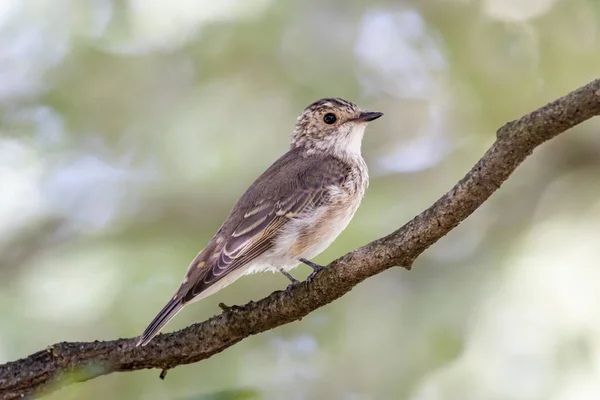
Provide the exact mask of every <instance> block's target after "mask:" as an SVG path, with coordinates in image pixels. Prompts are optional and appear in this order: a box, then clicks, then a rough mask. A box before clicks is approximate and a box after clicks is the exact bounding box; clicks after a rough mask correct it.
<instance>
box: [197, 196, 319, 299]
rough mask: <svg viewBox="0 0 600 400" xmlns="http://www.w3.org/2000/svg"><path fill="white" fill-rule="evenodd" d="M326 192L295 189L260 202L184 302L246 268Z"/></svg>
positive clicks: (236, 230) (244, 218)
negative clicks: (275, 198) (226, 276)
mask: <svg viewBox="0 0 600 400" xmlns="http://www.w3.org/2000/svg"><path fill="white" fill-rule="evenodd" d="M325 193H326V190H325V188H324V187H319V188H307V187H301V188H298V189H297V190H296V191H295V192H293V193H290V195H289V196H288V197H287V198H284V199H280V200H279V201H276V202H274V201H272V200H263V201H261V202H260V203H259V204H257V205H255V206H254V207H253V208H251V209H250V210H248V211H247V212H246V213H244V216H243V220H242V221H241V223H240V224H239V225H238V226H237V228H236V229H235V230H234V231H233V233H232V234H231V235H230V236H229V238H228V239H227V240H226V241H225V242H224V245H223V246H222V247H221V249H220V251H219V252H217V253H215V254H217V256H216V259H215V260H214V262H211V266H212V267H211V268H210V269H208V270H207V271H206V274H205V275H204V276H203V277H202V278H201V279H199V280H198V282H196V284H195V285H194V286H193V287H192V289H191V290H190V291H189V292H188V293H187V294H186V296H185V297H186V301H189V300H191V299H192V298H193V297H195V296H197V295H198V294H200V293H201V292H202V291H203V290H204V289H206V288H207V287H209V286H210V285H212V284H213V283H215V282H217V281H218V280H219V279H221V278H222V277H224V276H225V275H227V274H228V273H230V272H231V271H233V270H235V269H237V268H239V267H241V266H243V265H246V264H247V263H249V262H250V261H252V260H254V259H255V258H257V257H258V256H260V255H261V254H263V253H264V252H266V251H267V250H269V249H270V248H271V247H272V246H273V244H274V241H275V238H276V237H277V234H278V233H279V232H280V231H281V229H282V228H283V227H284V226H285V225H286V223H288V222H289V221H290V220H292V219H294V218H296V217H298V215H300V214H301V213H302V212H303V211H306V210H307V209H310V208H316V207H318V206H320V205H321V204H322V203H323V202H324V201H325V200H326V196H325Z"/></svg>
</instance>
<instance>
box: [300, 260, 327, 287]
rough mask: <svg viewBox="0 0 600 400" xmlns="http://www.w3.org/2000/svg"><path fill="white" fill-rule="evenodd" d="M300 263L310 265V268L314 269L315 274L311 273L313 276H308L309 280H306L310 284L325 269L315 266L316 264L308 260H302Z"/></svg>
mask: <svg viewBox="0 0 600 400" xmlns="http://www.w3.org/2000/svg"><path fill="white" fill-rule="evenodd" d="M299 261H300V262H301V263H303V264H306V265H308V266H309V267H311V268H312V269H313V272H311V274H310V275H309V276H308V278H306V280H307V281H308V282H310V281H312V280H313V278H314V277H315V276H316V275H317V273H318V272H319V271H321V270H322V269H324V268H325V267H324V266H322V265H319V264H315V263H314V262H312V261H309V260H307V259H306V258H301V259H300V260H299Z"/></svg>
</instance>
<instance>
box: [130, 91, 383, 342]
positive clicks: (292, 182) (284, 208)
mask: <svg viewBox="0 0 600 400" xmlns="http://www.w3.org/2000/svg"><path fill="white" fill-rule="evenodd" d="M381 115H382V114H381V113H374V112H365V111H362V110H360V109H359V108H358V107H357V106H356V105H354V104H353V103H350V102H348V101H346V100H343V99H336V98H328V99H322V100H319V101H317V102H315V103H313V104H311V105H310V106H308V107H307V108H306V109H305V110H304V112H303V113H302V114H301V115H300V116H299V117H298V121H297V123H296V128H295V130H294V132H293V133H292V139H291V146H290V150H289V151H288V152H287V153H286V154H284V155H283V156H282V157H280V158H279V159H278V160H277V161H275V162H274V163H273V165H271V166H270V167H269V168H268V169H267V170H266V171H265V172H264V173H263V174H262V175H261V176H259V177H258V178H257V179H256V181H255V182H254V183H253V184H252V185H251V186H250V187H249V188H248V190H246V192H245V193H244V194H243V195H242V197H241V198H240V199H239V200H238V202H237V203H236V205H235V206H234V207H233V209H232V210H231V212H230V214H229V216H228V217H227V219H226V220H225V222H224V223H223V225H222V226H221V228H220V229H219V230H218V231H217V233H216V234H215V235H214V236H213V238H212V239H211V240H210V241H209V243H208V244H207V246H206V248H204V249H203V250H202V251H201V252H200V253H199V254H198V255H197V256H196V258H195V259H194V260H193V261H192V263H191V264H190V266H189V267H188V270H187V272H186V275H185V278H184V280H183V282H182V283H181V286H180V287H179V290H178V291H177V293H176V294H175V296H173V298H172V299H171V300H170V301H169V303H167V305H166V306H165V307H164V308H163V309H162V310H161V311H160V312H159V314H158V315H157V316H156V318H155V319H154V320H153V321H152V322H151V323H150V325H149V326H148V328H146V330H145V331H144V333H143V334H142V335H141V337H140V339H139V341H138V345H145V344H147V343H148V342H149V341H150V340H152V338H153V337H154V336H155V335H156V334H157V333H158V332H159V331H160V329H161V328H162V327H163V326H164V325H165V324H166V323H167V322H168V321H169V320H170V319H171V318H173V317H174V316H175V315H176V314H177V313H178V312H179V311H180V310H181V309H182V308H183V307H184V306H185V305H186V304H188V303H190V302H192V301H196V300H199V299H201V298H204V297H207V296H209V295H210V294H213V293H214V292H216V291H218V290H219V289H221V288H222V287H224V286H226V285H228V284H230V283H231V282H233V281H234V280H236V279H237V278H239V277H240V276H241V275H243V274H247V273H253V272H260V271H265V270H280V271H282V272H284V273H286V271H287V270H289V269H291V268H293V267H295V266H296V265H298V263H299V262H300V260H304V259H310V258H312V257H314V256H316V255H317V254H319V253H320V252H321V251H323V250H324V249H325V248H327V247H328V246H329V244H331V242H332V241H333V240H334V239H335V238H336V237H337V236H338V235H339V233H340V232H341V231H342V230H343V229H344V228H345V227H346V226H347V224H348V222H349V221H350V219H351V218H352V216H353V215H354V212H355V211H356V209H357V208H358V205H359V204H360V200H361V199H362V197H363V194H364V191H365V189H366V186H367V183H368V174H367V168H366V164H365V162H364V160H363V159H362V156H361V155H360V144H361V141H362V135H363V132H364V128H365V125H366V123H367V122H369V121H372V120H374V119H376V118H379V117H380V116H381ZM304 262H306V263H307V264H309V265H313V266H314V267H315V268H316V267H317V266H316V265H315V264H313V263H310V262H308V261H304Z"/></svg>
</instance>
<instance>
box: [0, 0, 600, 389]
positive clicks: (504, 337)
mask: <svg viewBox="0 0 600 400" xmlns="http://www.w3.org/2000/svg"><path fill="white" fill-rule="evenodd" d="M599 29H600V2H598V1H597V0H444V1H443V0H412V1H391V0H388V1H386V0H376V1H363V0H343V1H342V0H331V1H316V0H293V1H285V2H278V1H274V0H237V1H236V0H227V1H226V0H221V1H208V0H172V1H159V0H152V1H150V0H129V1H116V0H115V1H110V0H70V1H68V0H30V1H17V0H13V1H10V0H2V1H0V44H1V45H0V135H1V138H0V318H1V319H0V321H1V323H0V362H6V361H10V360H14V359H17V358H20V357H23V356H26V355H28V354H30V353H32V352H34V351H37V350H40V349H43V348H44V347H45V346H47V345H50V344H52V343H55V342H58V341H90V340H95V339H99V340H109V339H114V338H118V337H134V336H137V335H139V334H140V333H141V332H142V330H143V329H144V328H145V327H146V325H147V324H148V323H149V322H150V320H151V319H152V318H153V317H154V315H155V314H156V313H157V312H158V310H159V309H160V308H161V307H162V306H163V305H164V303H165V302H166V301H167V299H169V297H170V296H171V295H172V294H173V292H174V291H175V289H176V288H177V287H178V285H179V282H180V280H181V279H182V277H183V274H184V272H185V270H186V268H187V265H188V263H189V262H190V260H191V259H192V258H193V257H194V256H195V255H196V252H197V251H199V250H200V249H202V248H203V247H204V245H205V243H206V242H207V241H208V240H209V238H210V237H211V236H212V234H213V233H214V232H215V231H216V230H217V228H218V227H219V225H220V224H221V222H222V221H223V219H224V218H225V216H226V215H227V213H228V211H229V210H230V208H231V207H232V206H233V204H234V202H235V201H236V200H237V198H238V196H240V195H241V193H242V192H243V191H244V190H245V188H246V187H247V186H248V185H249V184H250V183H251V182H252V181H253V179H254V178H255V177H256V176H258V175H259V174H260V173H261V172H262V171H263V170H264V169H265V168H267V167H268V166H269V165H270V164H271V162H272V161H274V160H275V159H276V158H277V157H278V156H279V155H281V154H282V153H283V152H285V151H286V150H287V148H288V141H289V134H290V133H291V131H292V129H293V126H294V122H295V118H296V116H297V115H298V114H299V113H300V112H301V111H302V109H303V108H304V107H305V106H306V105H308V104H309V103H311V102H312V101H314V100H316V99H319V98H322V97H331V96H336V97H344V98H346V99H349V100H351V101H353V102H355V103H357V104H359V105H360V106H361V107H363V108H366V109H370V110H375V111H382V112H384V113H385V117H384V118H382V119H380V120H378V121H377V122H376V123H373V124H371V126H370V127H369V128H368V129H367V134H366V136H365V140H364V144H363V153H364V156H365V158H366V160H367V163H368V165H369V167H370V172H371V178H372V179H371V185H370V187H369V189H368V191H367V194H366V197H365V199H364V202H363V205H362V207H361V208H360V209H359V211H358V213H357V215H356V216H355V218H354V220H353V222H352V223H351V224H350V226H349V227H348V229H347V230H346V231H345V232H344V233H343V234H342V235H341V236H340V238H339V240H337V241H336V242H335V243H334V244H333V245H332V246H331V248H329V249H328V250H327V251H326V252H325V253H323V254H322V255H321V256H319V257H318V258H317V259H316V260H315V261H317V262H320V263H327V262H328V261H330V260H332V259H334V258H336V257H338V256H341V255H343V254H344V253H346V252H348V251H350V250H352V249H354V248H356V247H358V246H361V245H363V244H366V243H368V242H369V241H371V240H373V239H376V238H378V237H380V236H382V235H385V234H387V233H389V232H391V231H392V230H394V229H396V228H398V227H399V226H401V225H402V224H404V223H405V222H406V221H408V220H409V219H411V218H412V217H413V216H414V215H416V214H417V213H419V212H421V211H422V210H423V209H425V208H426V207H428V206H429V205H430V204H431V203H432V202H433V201H434V200H436V199H437V198H438V197H439V196H440V195H442V194H443V193H444V192H445V191H446V190H448V189H449V188H451V187H452V185H454V184H455V183H456V181H457V180H459V179H460V178H461V177H462V176H463V175H464V174H465V173H466V172H467V170H468V169H469V168H470V167H471V166H472V165H473V164H474V163H475V162H476V161H477V160H478V159H479V157H480V156H481V155H482V154H483V152H484V151H485V150H486V148H487V147H488V146H489V145H491V143H492V142H493V140H494V138H495V131H496V129H497V128H499V127H500V126H501V125H502V124H503V123H505V122H507V121H509V120H511V119H514V118H517V117H520V116H521V115H523V114H525V113H527V112H529V111H532V110H533V109H535V108H537V107H539V106H541V105H543V104H545V103H546V102H548V101H550V100H553V99H555V98H557V97H559V96H561V95H563V94H565V93H567V92H568V91H571V90H573V89H576V88H577V87H579V86H581V85H583V84H585V83H587V82H588V81H591V80H593V79H595V78H599V77H600V73H599V71H600V33H599ZM599 127H600V121H599V120H593V121H590V122H588V123H586V124H584V125H581V126H579V127H577V128H576V129H574V130H573V131H572V132H570V133H568V134H565V135H562V136H560V137H558V138H557V139H555V140H554V141H552V142H551V143H549V144H547V145H545V146H543V148H541V149H539V150H538V151H536V152H535V153H534V154H533V155H532V156H531V157H530V158H528V159H527V160H526V162H525V163H524V164H523V165H522V166H521V167H520V168H519V169H518V170H517V172H516V173H515V174H514V175H513V176H512V177H511V179H510V180H509V181H508V182H507V183H506V184H504V185H503V186H502V188H501V189H500V191H499V192H498V193H497V194H495V195H494V196H493V197H492V198H491V199H490V200H489V201H488V202H487V203H486V204H484V205H483V207H481V208H480V209H479V210H478V211H477V212H476V213H475V214H474V215H473V216H472V217H470V218H469V219H468V220H467V221H466V222H465V223H463V224H462V225H461V226H460V227H458V228H457V229H455V230H454V231H452V232H451V234H449V235H448V236H447V237H445V238H444V239H443V240H441V241H440V242H439V243H438V244H436V245H435V246H433V247H432V248H431V249H429V250H428V251H427V252H426V253H425V254H423V256H422V257H420V258H419V259H418V260H417V262H416V265H415V266H414V269H413V270H412V271H410V272H408V271H405V270H403V269H401V268H394V269H391V270H389V271H387V272H385V273H383V274H381V275H379V276H376V277H373V278H371V279H369V280H367V281H366V282H364V283H363V284H361V285H359V286H358V287H356V288H354V289H353V290H352V291H351V292H350V293H348V294H347V295H346V296H345V297H343V298H342V299H340V300H338V301H336V302H335V303H333V304H331V305H329V306H327V307H325V308H323V309H320V310H318V311H316V312H314V313H312V314H310V315H309V316H308V317H306V318H304V319H303V320H302V321H300V322H295V323H293V324H290V325H286V326H283V327H281V328H278V329H275V330H273V331H270V332H266V333H264V334H261V335H258V336H254V337H250V338H248V339H246V340H244V341H243V342H241V343H239V344H237V345H235V346H234V347H232V348H229V349H227V350H226V351H224V352H223V353H221V354H218V355H216V356H214V357H212V358H210V359H209V360H206V361H203V362H200V363H197V364H194V365H188V366H182V367H179V368H176V369H174V370H172V371H170V373H169V375H168V376H167V379H166V380H165V381H161V380H159V379H158V374H159V371H158V370H148V371H140V372H132V373H118V374H117V373H115V374H111V375H109V376H105V377H100V378H97V379H94V380H93V381H90V382H86V383H83V384H75V385H72V386H69V387H67V388H64V389H62V390H60V391H58V392H55V393H54V394H52V395H50V396H49V397H48V399H53V400H57V399H67V400H69V399H91V400H94V399H105V398H111V399H150V400H153V399H176V400H184V399H188V400H191V399H209V398H210V399H292V400H296V399H298V400H303V399H345V400H346V399H347V400H367V399H410V400H488V399H489V400H505V399H509V400H512V399H515V400H536V399H540V400H542V399H544V400H546V399H549V400H588V399H590V400H591V399H598V398H600V312H599V311H598V310H600V261H599V260H600V134H598V130H599ZM309 272H310V270H309V268H307V267H299V268H298V269H297V270H295V271H294V274H295V275H296V277H298V278H304V277H305V276H306V275H307V274H308V273H309ZM287 284H288V282H287V281H286V279H285V278H284V277H283V276H280V275H278V274H277V275H275V274H261V275H254V276H249V277H244V278H243V279H241V280H239V281H238V282H236V283H235V284H233V285H232V286H229V287H228V288H227V289H225V290H224V291H222V292H220V293H218V294H217V295H215V296H212V297H209V298H208V299H205V300H203V301H202V302H200V303H196V304H194V305H192V306H190V307H188V308H186V309H185V310H184V311H183V312H182V313H180V314H179V315H178V316H177V317H176V318H175V320H173V321H172V322H171V323H170V324H169V325H168V326H167V328H166V329H165V331H166V332H168V331H173V330H176V329H180V328H183V327H185V326H187V325H189V324H191V323H193V322H196V321H201V320H204V319H206V318H208V317H210V316H212V315H214V314H216V313H219V312H220V310H219V308H218V307H217V304H218V303H219V302H221V301H222V302H225V303H226V304H243V303H245V302H247V301H249V300H257V299H260V298H262V297H264V296H266V295H268V294H269V293H271V292H272V291H274V290H278V289H282V288H284V287H285V286H286V285H287Z"/></svg>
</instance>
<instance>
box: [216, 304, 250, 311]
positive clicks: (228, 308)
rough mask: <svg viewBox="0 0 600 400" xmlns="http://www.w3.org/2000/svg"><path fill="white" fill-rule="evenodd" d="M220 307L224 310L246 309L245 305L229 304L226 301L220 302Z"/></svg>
mask: <svg viewBox="0 0 600 400" xmlns="http://www.w3.org/2000/svg"><path fill="white" fill-rule="evenodd" d="M219 308H221V310H223V312H227V311H242V310H244V306H228V305H226V304H225V303H219Z"/></svg>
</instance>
